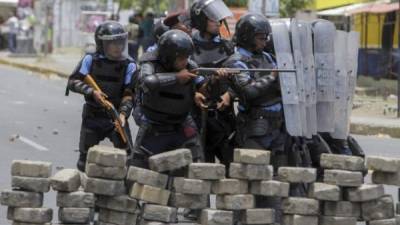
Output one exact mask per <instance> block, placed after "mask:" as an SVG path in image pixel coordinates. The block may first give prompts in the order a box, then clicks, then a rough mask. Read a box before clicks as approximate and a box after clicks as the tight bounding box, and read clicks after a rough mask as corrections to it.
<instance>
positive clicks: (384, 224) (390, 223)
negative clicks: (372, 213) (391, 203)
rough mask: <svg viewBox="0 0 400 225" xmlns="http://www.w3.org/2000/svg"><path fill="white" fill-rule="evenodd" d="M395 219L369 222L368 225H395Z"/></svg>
mask: <svg viewBox="0 0 400 225" xmlns="http://www.w3.org/2000/svg"><path fill="white" fill-rule="evenodd" d="M397 224H398V223H397V221H396V218H391V219H384V220H372V221H369V225H397Z"/></svg>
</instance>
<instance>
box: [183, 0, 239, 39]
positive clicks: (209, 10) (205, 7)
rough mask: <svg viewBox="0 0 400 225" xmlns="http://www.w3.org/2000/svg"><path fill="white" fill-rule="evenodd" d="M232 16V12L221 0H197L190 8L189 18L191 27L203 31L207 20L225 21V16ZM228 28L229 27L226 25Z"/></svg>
mask: <svg viewBox="0 0 400 225" xmlns="http://www.w3.org/2000/svg"><path fill="white" fill-rule="evenodd" d="M230 16H232V12H231V11H230V10H229V8H228V7H227V6H226V5H225V3H224V2H223V1H222V0H197V1H195V2H194V3H193V5H192V7H191V8H190V19H191V22H192V27H194V28H196V29H198V30H199V31H200V32H205V31H206V29H207V20H208V19H210V20H213V21H216V22H225V26H227V23H226V20H225V19H226V18H227V17H230ZM226 28H227V29H228V30H229V28H228V27H226Z"/></svg>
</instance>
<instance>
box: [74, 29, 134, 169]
mask: <svg viewBox="0 0 400 225" xmlns="http://www.w3.org/2000/svg"><path fill="white" fill-rule="evenodd" d="M110 27H112V29H110ZM113 34H117V35H119V36H124V34H125V32H124V30H123V28H122V26H120V25H119V24H118V23H116V22H106V23H104V24H102V25H100V26H99V27H98V29H97V30H96V38H98V37H99V36H101V35H113ZM97 41H98V43H97V45H98V49H97V52H96V53H95V54H90V55H86V56H85V57H84V58H83V59H82V60H81V62H80V63H79V65H78V67H77V68H76V70H75V71H74V72H73V74H72V75H71V76H70V78H69V80H68V85H67V88H68V90H71V91H73V92H76V93H80V94H82V95H84V97H85V104H84V105H83V112H82V125H81V132H80V140H79V152H80V156H79V160H78V163H77V167H78V169H79V170H80V171H85V162H86V155H87V152H88V149H89V148H90V147H92V146H94V145H96V144H98V143H99V142H100V141H102V140H104V139H105V138H106V137H107V138H109V139H110V140H111V142H112V143H113V144H114V146H115V147H117V148H122V149H124V148H127V147H128V146H127V145H126V144H124V143H123V141H122V139H121V137H120V136H119V134H118V133H117V132H116V131H115V130H114V128H115V127H114V123H113V122H112V120H111V117H110V116H109V115H108V114H107V112H106V110H105V109H104V108H103V107H102V106H101V105H100V104H99V103H97V102H96V101H95V100H94V98H93V91H94V90H93V89H92V88H91V87H90V86H89V85H87V84H86V83H85V82H84V79H85V76H87V75H91V76H92V77H93V79H94V80H95V81H96V83H97V84H98V85H99V87H100V89H101V90H102V91H103V92H104V93H105V94H106V95H107V96H108V98H107V100H109V101H110V102H111V103H112V104H113V105H114V106H115V108H116V109H118V112H119V113H122V114H124V115H125V116H126V118H127V119H128V117H129V115H130V114H131V111H132V105H133V104H132V97H133V83H132V77H133V75H134V73H135V71H136V64H135V63H134V62H133V61H131V60H130V59H128V58H125V59H121V60H110V59H109V58H108V57H107V56H106V55H107V53H106V52H104V51H103V49H102V47H99V46H100V45H101V43H99V42H101V40H97ZM124 98H125V99H124ZM123 99H124V100H123ZM125 126H127V128H128V129H126V130H127V133H128V138H129V141H132V140H131V135H130V133H129V124H128V123H126V125H125Z"/></svg>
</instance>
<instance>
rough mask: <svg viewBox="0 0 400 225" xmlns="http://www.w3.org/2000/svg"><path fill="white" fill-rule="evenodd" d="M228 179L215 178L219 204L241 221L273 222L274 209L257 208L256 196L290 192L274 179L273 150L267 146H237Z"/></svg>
mask: <svg viewBox="0 0 400 225" xmlns="http://www.w3.org/2000/svg"><path fill="white" fill-rule="evenodd" d="M233 158H234V159H233V162H232V163H231V164H230V166H229V177H230V178H229V179H224V180H220V181H216V182H214V184H213V193H215V194H217V208H218V209H225V210H232V211H233V214H234V221H235V222H236V221H238V220H239V221H240V222H241V223H242V224H273V223H274V222H275V210H274V209H266V208H265V209H264V208H263V209H261V208H259V209H257V208H256V198H257V196H277V195H279V196H280V195H282V194H283V195H285V196H286V195H287V193H285V186H284V185H283V184H282V183H280V182H278V181H273V180H272V179H273V175H274V174H273V173H274V172H273V167H272V166H271V165H270V158H271V153H270V151H265V150H254V149H239V148H237V149H235V150H234V157H233Z"/></svg>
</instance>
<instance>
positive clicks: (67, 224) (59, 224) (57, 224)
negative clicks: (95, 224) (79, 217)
mask: <svg viewBox="0 0 400 225" xmlns="http://www.w3.org/2000/svg"><path fill="white" fill-rule="evenodd" d="M36 225H37V224H36ZM49 225H91V224H90V223H60V222H59V223H51V224H49Z"/></svg>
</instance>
